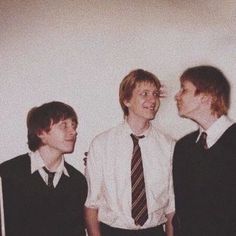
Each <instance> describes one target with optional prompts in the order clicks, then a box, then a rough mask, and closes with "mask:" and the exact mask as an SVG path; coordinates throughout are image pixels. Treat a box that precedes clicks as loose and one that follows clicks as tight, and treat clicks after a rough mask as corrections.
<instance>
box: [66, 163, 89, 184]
mask: <svg viewBox="0 0 236 236" xmlns="http://www.w3.org/2000/svg"><path fill="white" fill-rule="evenodd" d="M65 167H66V169H67V171H68V173H69V175H70V177H71V178H72V179H73V180H75V181H77V182H80V183H82V184H85V185H87V182H86V179H85V176H84V175H83V174H82V173H81V172H80V171H79V170H77V169H76V168H75V167H73V166H72V165H70V164H69V163H67V162H65Z"/></svg>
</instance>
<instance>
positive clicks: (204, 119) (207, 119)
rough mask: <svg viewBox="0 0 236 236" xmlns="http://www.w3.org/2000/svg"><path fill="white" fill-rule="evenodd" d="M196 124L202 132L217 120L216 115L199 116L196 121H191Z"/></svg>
mask: <svg viewBox="0 0 236 236" xmlns="http://www.w3.org/2000/svg"><path fill="white" fill-rule="evenodd" d="M193 120H194V121H195V122H196V123H198V124H199V125H200V126H201V127H202V128H203V129H204V130H207V129H208V128H209V127H210V126H211V125H212V124H213V123H214V122H215V121H216V120H218V117H217V115H214V114H212V113H208V114H202V115H199V116H198V117H197V118H196V119H193Z"/></svg>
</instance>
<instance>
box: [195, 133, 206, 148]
mask: <svg viewBox="0 0 236 236" xmlns="http://www.w3.org/2000/svg"><path fill="white" fill-rule="evenodd" d="M206 139H207V133H206V132H202V133H201V136H200V138H199V140H198V142H197V143H198V144H199V145H200V146H201V148H204V149H208V146H207V142H206Z"/></svg>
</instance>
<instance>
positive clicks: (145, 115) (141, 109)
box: [125, 82, 160, 121]
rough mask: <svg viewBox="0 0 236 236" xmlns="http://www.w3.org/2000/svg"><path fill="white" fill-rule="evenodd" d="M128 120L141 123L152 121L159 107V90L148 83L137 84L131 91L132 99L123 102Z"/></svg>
mask: <svg viewBox="0 0 236 236" xmlns="http://www.w3.org/2000/svg"><path fill="white" fill-rule="evenodd" d="M125 105H126V106H127V107H128V110H129V115H128V117H130V118H135V119H140V120H142V121H150V120H153V119H154V118H155V116H156V113H157V111H158V109H159V106H160V99H159V90H158V89H157V88H156V86H155V85H154V84H151V83H148V82H141V83H138V84H137V85H136V87H135V89H134V90H133V94H132V97H131V99H130V100H129V101H125Z"/></svg>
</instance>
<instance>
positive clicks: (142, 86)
mask: <svg viewBox="0 0 236 236" xmlns="http://www.w3.org/2000/svg"><path fill="white" fill-rule="evenodd" d="M134 90H159V88H157V86H156V85H155V84H154V83H151V82H139V83H137V84H136V86H135V88H134Z"/></svg>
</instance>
